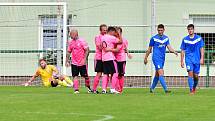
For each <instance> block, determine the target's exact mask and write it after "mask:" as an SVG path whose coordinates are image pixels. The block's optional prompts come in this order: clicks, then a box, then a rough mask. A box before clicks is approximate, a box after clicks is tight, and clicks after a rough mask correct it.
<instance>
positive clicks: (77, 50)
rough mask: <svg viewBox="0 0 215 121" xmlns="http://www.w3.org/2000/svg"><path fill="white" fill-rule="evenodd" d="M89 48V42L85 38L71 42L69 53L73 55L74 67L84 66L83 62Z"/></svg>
mask: <svg viewBox="0 0 215 121" xmlns="http://www.w3.org/2000/svg"><path fill="white" fill-rule="evenodd" d="M88 47H89V46H88V44H87V42H86V41H85V40H84V39H83V38H78V39H77V40H71V41H70V42H69V46H68V49H67V51H68V52H69V53H71V56H72V64H73V65H77V66H83V64H81V62H82V60H83V59H84V58H85V52H86V49H87V48H88Z"/></svg>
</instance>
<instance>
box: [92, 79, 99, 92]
mask: <svg viewBox="0 0 215 121" xmlns="http://www.w3.org/2000/svg"><path fill="white" fill-rule="evenodd" d="M99 79H100V78H99V76H95V78H94V82H93V91H96V90H97V86H98V84H99Z"/></svg>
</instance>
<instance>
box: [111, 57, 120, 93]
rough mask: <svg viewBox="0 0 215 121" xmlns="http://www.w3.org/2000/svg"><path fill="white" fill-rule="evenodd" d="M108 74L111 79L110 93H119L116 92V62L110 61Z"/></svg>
mask: <svg viewBox="0 0 215 121" xmlns="http://www.w3.org/2000/svg"><path fill="white" fill-rule="evenodd" d="M110 73H111V75H113V76H112V78H111V90H110V91H111V93H119V92H118V91H116V86H117V83H118V69H117V63H116V61H111V62H110Z"/></svg>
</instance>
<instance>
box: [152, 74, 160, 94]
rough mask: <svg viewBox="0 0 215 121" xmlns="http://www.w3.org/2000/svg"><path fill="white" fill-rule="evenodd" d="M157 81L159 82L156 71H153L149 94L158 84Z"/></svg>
mask: <svg viewBox="0 0 215 121" xmlns="http://www.w3.org/2000/svg"><path fill="white" fill-rule="evenodd" d="M158 81H159V74H158V71H155V76H154V78H153V81H152V84H151V86H150V92H151V93H153V91H154V89H155V87H156V86H157V84H158Z"/></svg>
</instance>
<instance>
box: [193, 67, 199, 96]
mask: <svg viewBox="0 0 215 121" xmlns="http://www.w3.org/2000/svg"><path fill="white" fill-rule="evenodd" d="M199 72H200V64H194V68H193V80H194V84H193V92H194V93H195V91H196V87H197V85H198V82H199Z"/></svg>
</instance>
